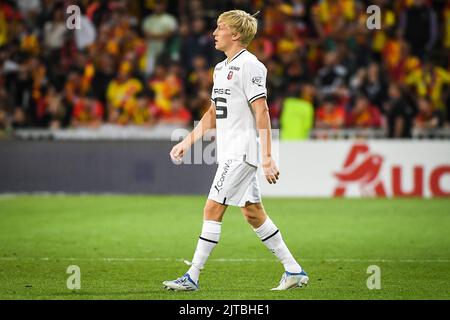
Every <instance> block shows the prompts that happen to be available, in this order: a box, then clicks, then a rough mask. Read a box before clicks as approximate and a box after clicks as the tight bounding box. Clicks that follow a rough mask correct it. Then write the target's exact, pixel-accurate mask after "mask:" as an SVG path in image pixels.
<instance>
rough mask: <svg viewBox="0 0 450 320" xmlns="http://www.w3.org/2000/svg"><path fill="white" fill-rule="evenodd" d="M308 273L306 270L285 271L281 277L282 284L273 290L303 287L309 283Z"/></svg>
mask: <svg viewBox="0 0 450 320" xmlns="http://www.w3.org/2000/svg"><path fill="white" fill-rule="evenodd" d="M308 280H309V277H308V274H307V273H306V272H305V270H302V272H300V273H290V272H287V271H285V272H284V273H283V276H282V277H281V280H280V284H279V285H278V287H276V288H273V289H271V290H274V291H275V290H289V289H294V288H303V287H306V285H307V284H308Z"/></svg>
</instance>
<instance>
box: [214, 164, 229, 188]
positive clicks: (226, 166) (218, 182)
mask: <svg viewBox="0 0 450 320" xmlns="http://www.w3.org/2000/svg"><path fill="white" fill-rule="evenodd" d="M231 162H232V161H231V160H228V161H227V162H226V163H225V166H224V167H223V172H222V175H221V176H220V178H219V181H217V183H216V185H215V186H214V188H215V189H216V190H217V193H218V194H219V193H220V191H222V189H223V183H224V181H225V177H226V176H227V174H228V170H229V169H230V165H231Z"/></svg>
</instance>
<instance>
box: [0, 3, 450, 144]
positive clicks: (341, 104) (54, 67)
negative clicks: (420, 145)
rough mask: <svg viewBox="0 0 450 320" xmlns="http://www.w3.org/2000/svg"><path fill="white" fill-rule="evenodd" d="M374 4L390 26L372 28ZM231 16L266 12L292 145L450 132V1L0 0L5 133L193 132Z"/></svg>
mask: <svg viewBox="0 0 450 320" xmlns="http://www.w3.org/2000/svg"><path fill="white" fill-rule="evenodd" d="M373 4H374V5H377V6H378V7H379V8H380V13H381V14H380V22H381V28H380V29H369V28H368V25H367V19H368V17H369V16H370V14H368V13H367V12H366V9H367V8H368V6H370V5H373ZM70 5H77V6H78V7H79V8H80V13H81V16H80V19H79V20H78V23H79V27H80V28H75V29H72V28H71V26H72V25H73V24H71V23H73V21H74V20H72V18H71V14H72V13H71V12H69V13H67V11H66V9H67V8H68V7H69V6H70ZM235 8H238V9H242V10H246V11H247V12H250V13H254V12H256V11H258V10H260V11H261V13H260V15H259V16H258V21H259V30H258V35H257V37H256V38H255V40H254V41H253V42H252V43H251V45H250V47H249V48H248V49H249V50H250V51H251V52H252V53H254V54H255V55H256V56H257V57H258V58H259V59H260V60H261V61H262V62H263V63H264V64H265V65H266V67H267V69H268V79H267V87H268V92H269V98H268V103H269V109H270V113H271V118H272V125H273V127H275V128H281V133H282V136H284V138H286V139H301V138H306V137H307V136H308V134H309V131H310V130H311V128H318V129H345V128H370V129H383V130H386V132H387V135H388V136H389V137H397V138H407V137H411V134H412V132H413V130H417V129H419V130H422V129H423V130H427V129H433V128H443V127H448V126H449V124H450V94H449V87H450V2H449V1H446V0H440V1H439V0H436V1H427V0H398V1H388V0H378V1H362V0H359V1H358V0H290V1H281V0H270V1H262V0H234V1H227V0H217V1H199V0H178V1H170V0H167V1H163V0H117V1H103V0H78V1H68V0H15V1H13V0H9V1H8V0H0V131H2V130H9V129H15V128H35V127H40V128H66V127H90V128H95V127H98V126H100V125H102V124H105V123H108V124H117V125H138V126H146V127H151V126H154V125H155V124H164V123H168V124H175V125H180V126H191V125H192V124H193V121H194V120H198V119H200V118H201V116H202V115H203V113H204V112H205V111H206V110H207V108H208V107H209V105H210V95H211V87H212V73H213V68H214V65H215V64H216V63H217V62H219V61H221V60H223V59H224V58H225V56H224V55H223V53H221V52H218V51H217V50H215V49H214V43H213V38H212V35H211V34H212V31H213V30H214V29H215V27H216V19H217V16H218V15H219V14H220V13H221V12H223V11H226V10H230V9H235ZM68 21H69V22H70V23H68Z"/></svg>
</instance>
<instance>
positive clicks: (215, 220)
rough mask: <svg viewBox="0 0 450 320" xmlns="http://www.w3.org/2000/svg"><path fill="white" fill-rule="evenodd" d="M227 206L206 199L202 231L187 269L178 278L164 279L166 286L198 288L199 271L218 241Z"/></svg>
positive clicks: (180, 289)
mask: <svg viewBox="0 0 450 320" xmlns="http://www.w3.org/2000/svg"><path fill="white" fill-rule="evenodd" d="M226 208H227V206H226V205H223V204H220V203H218V202H216V201H213V200H211V199H208V200H207V201H206V204H205V207H204V210H203V226H202V232H201V234H200V237H199V239H198V242H197V247H196V249H195V252H194V257H193V259H192V262H189V264H190V268H189V270H188V271H187V272H186V273H185V274H184V275H183V276H182V277H180V278H178V279H176V280H172V281H164V282H163V284H164V286H165V287H166V288H168V289H172V290H179V291H194V290H197V289H198V279H199V276H200V271H201V270H202V269H203V267H204V265H205V263H206V261H207V260H208V257H209V256H210V254H211V252H212V251H213V249H214V248H215V247H216V245H217V244H218V243H219V239H220V233H221V227H222V218H223V215H224V213H225V210H226Z"/></svg>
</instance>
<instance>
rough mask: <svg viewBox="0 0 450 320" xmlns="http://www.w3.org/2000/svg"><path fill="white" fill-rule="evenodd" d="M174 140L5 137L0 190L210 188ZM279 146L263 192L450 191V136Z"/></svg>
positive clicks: (210, 172)
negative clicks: (173, 154) (178, 153)
mask: <svg viewBox="0 0 450 320" xmlns="http://www.w3.org/2000/svg"><path fill="white" fill-rule="evenodd" d="M212 143H214V142H212ZM173 145H174V142H168V141H148V140H134V141H129V140H125V141H121V140H115V141H114V140H111V141H104V140H91V141H77V140H69V141H59V140H56V141H17V140H3V141H1V140H0V153H1V155H2V156H1V157H0V177H1V179H0V192H1V193H18V192H67V193H84V192H86V193H142V194H152V193H154V194H203V195H206V194H207V192H208V191H209V187H210V184H211V182H212V179H213V176H214V173H215V170H216V166H215V165H208V163H207V162H205V161H201V162H197V161H194V162H191V163H196V164H192V165H180V166H176V165H174V164H173V163H172V162H171V161H170V159H169V155H168V154H169V151H170V149H171V147H172V146H173ZM274 145H276V148H277V149H278V152H276V153H275V154H276V156H277V157H278V159H277V162H278V163H279V167H280V172H281V175H280V180H279V181H278V183H277V184H276V185H269V184H268V183H267V182H265V181H264V178H263V177H262V176H260V184H261V190H262V193H263V195H264V196H280V197H339V196H348V197H361V196H369V197H399V196H414V197H438V196H439V197H441V196H443V197H449V196H450V142H449V141H443V140H392V141H391V140H389V141H388V140H367V141H363V140H328V141H318V140H310V141H305V142H284V141H283V142H279V141H274ZM200 148H203V149H205V150H206V148H210V145H208V144H205V145H202V146H201V147H200ZM259 174H261V175H262V171H261V170H260V172H259Z"/></svg>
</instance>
